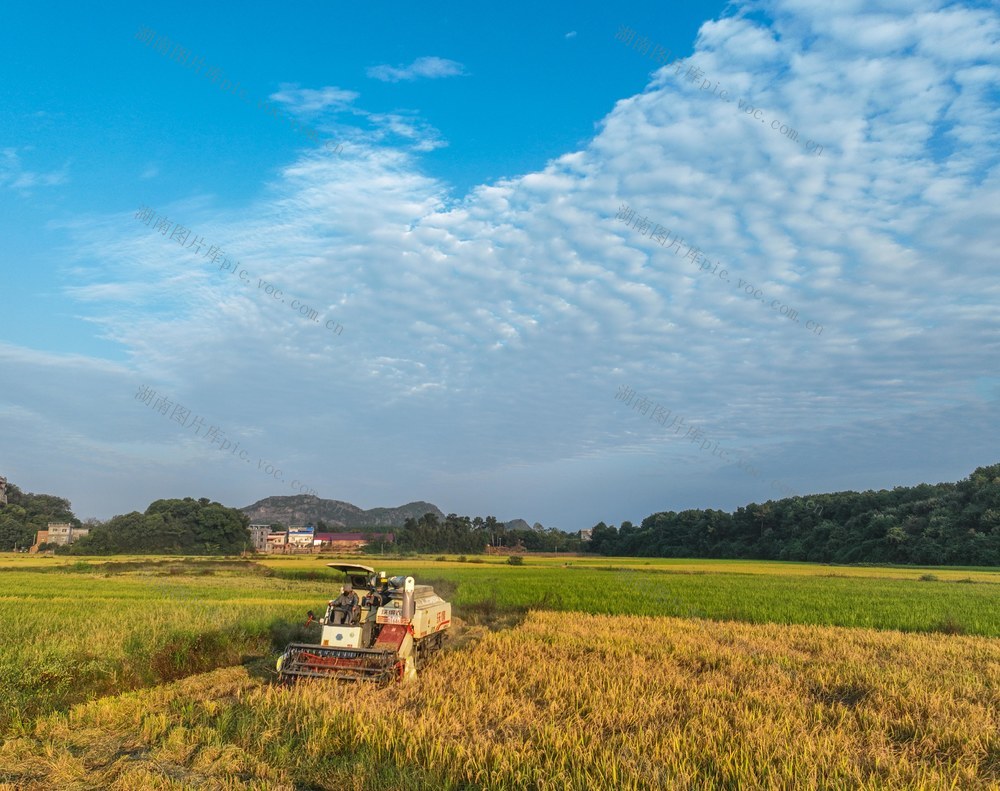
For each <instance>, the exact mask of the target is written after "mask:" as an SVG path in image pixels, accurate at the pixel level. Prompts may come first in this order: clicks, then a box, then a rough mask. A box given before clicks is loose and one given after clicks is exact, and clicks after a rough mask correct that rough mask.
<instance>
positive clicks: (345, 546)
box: [313, 533, 396, 552]
mask: <svg viewBox="0 0 1000 791" xmlns="http://www.w3.org/2000/svg"><path fill="white" fill-rule="evenodd" d="M395 538H396V537H395V535H394V534H393V533H316V535H315V536H313V547H314V548H315V549H316V550H323V551H330V552H360V551H361V550H362V549H363V548H364V547H365V546H367V545H368V544H370V543H372V542H374V543H384V544H391V543H393V541H394V540H395Z"/></svg>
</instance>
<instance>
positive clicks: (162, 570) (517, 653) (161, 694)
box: [0, 555, 1000, 791]
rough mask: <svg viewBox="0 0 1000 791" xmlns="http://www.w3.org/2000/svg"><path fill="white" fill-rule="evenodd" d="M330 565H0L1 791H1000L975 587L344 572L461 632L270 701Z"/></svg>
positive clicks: (760, 574)
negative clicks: (399, 675)
mask: <svg viewBox="0 0 1000 791" xmlns="http://www.w3.org/2000/svg"><path fill="white" fill-rule="evenodd" d="M327 560H328V559H326V558H317V557H302V556H297V557H288V558H285V557H268V558H265V559H263V560H262V561H246V560H241V559H238V558H229V559H185V558H150V557H127V558H123V557H116V558H114V559H112V560H109V559H104V558H66V557H55V558H38V557H35V556H29V557H26V556H23V555H21V556H13V555H12V556H0V628H2V629H3V635H4V640H3V641H2V643H0V739H5V740H6V744H5V745H4V746H3V747H2V748H0V791H7V789H8V788H9V789H13V788H19V789H20V788H26V789H32V788H51V787H59V788H81V789H82V788H92V787H114V788H118V789H131V788H136V789H138V788H189V787H205V788H215V787H217V788H226V789H236V788H261V789H264V788H268V789H270V788H288V789H305V788H335V787H343V786H345V785H347V784H348V783H353V787H356V788H372V789H375V788H455V789H458V788H476V787H483V788H497V789H499V788H522V787H535V788H540V789H544V788H584V787H616V788H617V787H620V788H644V787H650V788H653V787H674V788H703V787H717V788H733V789H736V788H749V787H755V788H791V787H807V786H814V787H815V786H817V785H819V786H824V787H831V788H832V787H838V788H839V787H851V788H898V787H907V788H939V787H940V788H954V787H957V788H991V787H992V788H1000V744H998V737H997V734H998V733H1000V700H998V695H1000V692H998V690H1000V648H998V646H1000V643H998V641H997V640H996V639H995V638H997V637H1000V607H998V606H997V604H998V602H1000V574H998V573H997V572H996V570H986V569H978V570H977V569H956V570H952V569H933V570H930V571H928V570H926V569H909V568H876V567H831V566H822V565H814V566H810V565H808V564H797V563H796V564H792V563H758V564H754V563H748V562H742V561H703V560H699V561H682V560H672V559H671V560H656V559H635V558H629V559H625V558H589V557H588V558H566V557H538V556H530V557H529V558H528V559H527V562H526V563H524V564H523V565H520V566H518V565H513V566H512V565H508V563H507V558H505V557H496V556H484V557H478V558H469V559H466V561H464V562H463V561H459V560H458V559H457V558H451V557H447V556H445V559H444V560H441V559H435V560H430V559H405V560H389V559H377V558H376V559H361V560H360V561H359V559H357V558H354V560H355V561H358V562H362V563H366V564H367V565H372V566H375V567H376V568H379V569H382V568H385V569H386V570H388V571H390V573H396V572H407V573H413V574H414V576H416V578H417V580H418V582H430V583H431V584H433V585H434V586H435V589H436V590H437V591H438V592H440V593H442V594H443V595H445V596H446V598H448V600H450V601H452V602H453V604H454V607H455V613H456V615H457V616H459V618H461V619H464V620H465V621H466V622H467V623H468V624H472V628H469V629H467V630H466V631H465V633H464V634H463V635H462V636H461V638H460V639H457V640H455V641H454V644H455V646H456V648H455V649H454V650H451V651H449V652H447V653H446V654H445V655H444V656H443V657H441V658H439V659H438V660H437V661H436V662H435V663H433V664H432V665H431V666H429V667H427V668H424V669H423V670H422V671H421V676H420V679H419V680H418V682H417V683H416V684H415V685H412V686H408V687H390V688H388V689H385V690H377V689H373V688H371V687H369V686H366V685H365V686H357V687H352V686H344V685H323V684H320V685H315V684H308V685H303V686H300V687H297V688H295V689H276V688H273V687H272V686H271V685H270V683H269V682H270V678H271V675H270V668H271V667H273V664H271V663H272V661H273V658H274V656H275V654H276V653H277V652H278V651H279V650H280V648H281V647H282V646H284V645H285V644H286V643H287V642H290V641H292V640H294V639H302V638H303V636H304V635H303V634H302V633H301V631H300V627H301V623H302V621H303V616H304V613H305V611H306V610H308V609H317V608H318V607H320V606H321V605H322V603H323V602H324V601H325V600H326V599H328V598H330V597H331V596H332V595H333V594H334V593H335V588H336V585H337V584H339V577H338V576H337V575H336V574H335V573H334V572H332V571H331V570H329V569H326V568H325V566H324V563H325V562H327ZM471 560H479V561H481V562H480V563H472V562H470V561H471ZM477 625H478V626H477ZM483 627H490V628H489V629H487V628H483ZM908 632H909V633H910V634H907V633H908ZM171 682H176V683H171ZM101 696H107V697H101ZM341 745H348V747H342V746H341ZM526 745H533V746H531V747H530V749H529V747H527V746H526ZM49 777H51V778H53V780H52V782H49V784H48V785H46V784H45V783H46V782H48V780H47V779H46V778H49ZM4 783H6V784H7V785H4ZM643 783H645V785H643Z"/></svg>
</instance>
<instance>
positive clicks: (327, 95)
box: [269, 83, 360, 115]
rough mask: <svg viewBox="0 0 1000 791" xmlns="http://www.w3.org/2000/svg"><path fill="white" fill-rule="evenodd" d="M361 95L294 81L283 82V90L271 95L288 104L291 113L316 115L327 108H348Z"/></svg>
mask: <svg viewBox="0 0 1000 791" xmlns="http://www.w3.org/2000/svg"><path fill="white" fill-rule="evenodd" d="M359 96H360V94H359V93H357V92H356V91H348V90H345V89H343V88H336V87H334V86H330V85H328V86H326V87H323V88H318V89H316V88H300V87H299V86H298V85H295V84H294V83H282V85H281V90H279V91H276V92H275V93H272V94H271V95H270V97H269V98H270V99H273V100H274V101H276V102H281V103H282V104H284V105H286V108H287V110H288V111H289V112H290V113H293V114H296V115H315V114H317V113H321V112H324V111H326V110H334V111H340V110H346V109H349V108H350V107H351V105H352V104H353V103H354V101H355V100H356V99H357V98H358V97H359Z"/></svg>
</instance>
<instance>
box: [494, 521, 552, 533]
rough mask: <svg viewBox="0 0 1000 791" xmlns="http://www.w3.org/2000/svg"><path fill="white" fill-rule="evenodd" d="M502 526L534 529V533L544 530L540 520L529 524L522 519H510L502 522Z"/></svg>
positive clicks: (516, 528) (511, 528)
mask: <svg viewBox="0 0 1000 791" xmlns="http://www.w3.org/2000/svg"><path fill="white" fill-rule="evenodd" d="M503 526H504V527H506V528H507V529H508V530H534V531H535V532H536V533H540V532H542V531H543V530H545V528H544V527H542V525H541V523H540V522H535V524H533V525H529V524H528V523H527V522H525V521H524V520H523V519H511V520H510V521H509V522H504V523H503Z"/></svg>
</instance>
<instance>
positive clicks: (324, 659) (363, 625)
mask: <svg viewBox="0 0 1000 791" xmlns="http://www.w3.org/2000/svg"><path fill="white" fill-rule="evenodd" d="M327 566H329V567H330V568H333V569H336V570H337V571H341V572H343V573H344V575H345V576H346V577H347V582H345V583H344V586H343V588H342V590H341V594H340V596H339V597H338V598H336V599H333V600H331V601H330V602H329V604H328V606H327V610H326V614H325V615H324V616H323V617H322V618H320V619H319V620H318V621H316V619H315V614H314V613H313V612H312V611H310V612H309V613H308V615H309V620H308V621H307V622H306V623H307V625H308V624H312V623H314V622H315V623H317V624H318V625H319V627H320V636H319V642H318V643H316V644H312V643H291V644H290V645H289V646H288V647H287V648H286V649H285V652H284V653H283V654H282V655H281V657H280V658H279V659H278V665H277V669H278V677H279V678H280V679H282V680H283V681H287V680H291V679H295V678H302V677H305V678H336V679H345V680H358V679H371V680H375V681H390V680H392V679H395V678H398V679H413V678H416V674H417V666H418V664H420V665H422V664H423V663H424V661H426V659H427V657H429V656H430V655H431V654H433V653H434V652H436V651H438V650H440V648H441V647H442V646H443V645H444V636H445V632H446V631H447V630H448V629H449V628H450V627H451V604H449V603H448V602H446V601H444V600H443V599H442V598H441V597H440V596H438V595H437V594H436V593H434V589H433V588H432V587H431V586H430V585H417V584H416V583H415V582H414V580H413V577H403V576H398V577H387V576H386V574H385V572H384V571H383V572H381V573H379V574H376V573H375V570H374V569H372V568H369V567H368V566H362V565H358V564H354V563H327Z"/></svg>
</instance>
